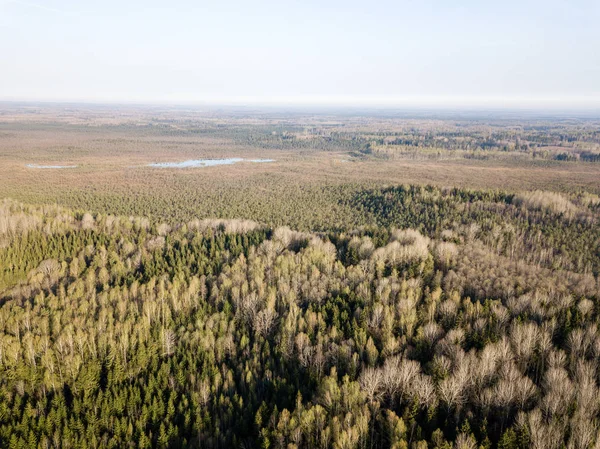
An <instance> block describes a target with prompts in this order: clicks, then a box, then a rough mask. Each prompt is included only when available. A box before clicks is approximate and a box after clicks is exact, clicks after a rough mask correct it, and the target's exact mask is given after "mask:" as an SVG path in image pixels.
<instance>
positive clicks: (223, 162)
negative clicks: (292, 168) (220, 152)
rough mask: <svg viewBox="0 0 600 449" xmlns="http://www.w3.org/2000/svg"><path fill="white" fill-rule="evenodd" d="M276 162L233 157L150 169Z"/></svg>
mask: <svg viewBox="0 0 600 449" xmlns="http://www.w3.org/2000/svg"><path fill="white" fill-rule="evenodd" d="M244 161H246V162H254V163H263V162H275V160H274V159H243V158H241V157H232V158H227V159H189V160H187V161H183V162H155V163H153V164H148V167H158V168H190V167H212V166H215V165H231V164H237V163H238V162H244Z"/></svg>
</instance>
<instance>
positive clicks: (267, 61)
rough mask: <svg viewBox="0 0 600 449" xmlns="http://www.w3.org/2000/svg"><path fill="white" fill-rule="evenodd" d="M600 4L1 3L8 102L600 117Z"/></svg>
mask: <svg viewBox="0 0 600 449" xmlns="http://www.w3.org/2000/svg"><path fill="white" fill-rule="evenodd" d="M599 22H600V4H599V3H598V2H595V1H591V0H580V1H574V2H563V1H557V0H553V1H549V2H543V1H539V0H533V1H531V0H530V1H524V2H518V1H516V0H509V1H507V2H502V3H500V2H493V3H486V4H481V3H480V2H475V1H465V2H461V4H460V5H459V6H457V5H456V4H453V3H451V2H446V1H442V0H430V1H425V2H418V3H417V2H410V1H400V2H392V1H378V2H375V3H372V4H370V5H366V4H364V3H362V2H355V1H350V2H339V1H330V2H326V3H325V4H321V3H318V2H312V1H308V2H303V3H293V4H286V5H282V4H280V3H277V2H271V1H261V2H256V3H253V4H246V3H244V2H241V1H238V0H233V1H228V2H219V4H200V5H199V4H196V3H194V2H188V1H183V0H179V1H174V2H171V3H170V4H169V6H167V5H166V4H165V3H164V2H157V1H149V2H139V1H132V2H128V3H127V4H120V3H119V2H116V1H115V0H108V1H106V2H103V3H101V4H96V3H90V4H83V3H79V2H75V1H73V0H48V1H43V2H42V1H38V2H29V1H21V0H0V51H2V53H3V55H4V57H5V61H6V63H5V64H4V66H3V68H2V71H0V100H18V101H81V102H108V103H114V102H117V103H131V102H136V103H171V104H174V103H177V104H197V103H200V104H208V103H212V104H215V103H220V104H271V105H288V104H299V105H340V106H350V105H352V106H398V107H415V106H416V107H501V108H566V109H577V108H579V109H595V108H600V81H599V80H600V27H598V26H597V23H599Z"/></svg>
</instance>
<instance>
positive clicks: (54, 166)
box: [27, 164, 77, 168]
mask: <svg viewBox="0 0 600 449" xmlns="http://www.w3.org/2000/svg"><path fill="white" fill-rule="evenodd" d="M27 168H77V165H38V164H27Z"/></svg>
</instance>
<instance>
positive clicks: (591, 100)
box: [0, 94, 600, 112]
mask: <svg viewBox="0 0 600 449" xmlns="http://www.w3.org/2000/svg"><path fill="white" fill-rule="evenodd" d="M0 103H52V104H93V105H123V106H135V105H139V106H205V107H206V106H232V107H248V106H250V107H252V106H254V107H257V106H258V107H265V106H268V107H273V106H275V107H319V108H322V107H325V108H336V107H345V108H347V107H351V108H383V109H402V108H409V109H469V108H471V109H488V110H489V109H495V110H539V109H540V108H542V109H552V110H557V109H558V110H568V111H577V110H581V111H586V112H589V111H590V110H599V111H600V94H598V95H596V94H594V95H585V96H583V95H579V96H554V97H533V96H529V97H527V96H500V95H494V96H483V95H482V96H403V97H398V96H390V97H381V96H316V95H304V96H299V95H296V96H283V95H282V96H230V97H226V96H211V95H204V96H201V98H194V99H183V98H181V97H177V98H176V97H173V98H155V99H144V98H126V97H114V96H110V97H108V96H107V97H72V98H68V97H54V98H52V97H46V98H44V97H41V98H33V97H10V96H5V97H0Z"/></svg>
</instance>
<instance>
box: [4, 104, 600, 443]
mask: <svg viewBox="0 0 600 449" xmlns="http://www.w3.org/2000/svg"><path fill="white" fill-rule="evenodd" d="M11 114H12V115H10V119H8V118H6V117H4V118H3V119H0V162H2V163H0V173H2V175H3V180H2V182H1V183H0V184H1V186H0V447H1V448H11V449H12V448H40V449H48V448H122V447H140V448H151V447H158V448H184V447H185V448H187V447H191V448H265V449H267V448H270V449H275V448H281V449H294V448H296V449H300V448H331V449H346V448H347V449H350V448H356V449H384V448H385V449H387V448H390V449H392V448H393V449H402V448H406V449H409V448H410V449H496V448H498V449H526V448H534V449H599V448H600V327H599V326H600V304H599V300H600V278H599V276H600V196H598V194H599V193H600V182H599V181H598V180H599V179H600V177H598V176H597V175H598V174H599V173H600V169H599V168H598V167H599V165H598V164H597V162H598V160H597V159H594V157H588V156H587V155H588V154H592V155H593V154H598V152H599V148H600V142H599V140H600V125H599V124H598V123H597V122H594V121H591V120H583V119H581V120H580V119H577V120H576V119H568V120H567V119H564V120H555V121H550V120H549V119H544V120H541V119H539V120H538V119H536V120H535V121H533V120H532V119H527V120H526V119H522V120H521V121H517V120H516V119H510V120H508V119H502V120H500V119H497V120H496V121H493V122H492V121H490V120H488V119H485V120H482V119H477V120H476V119H469V120H468V121H467V120H463V121H460V120H448V119H444V118H435V119H433V118H427V117H419V118H418V119H410V120H409V119H406V118H398V117H392V118H390V117H387V116H378V115H373V116H370V117H367V118H365V117H364V116H356V117H355V116H343V117H342V116H334V117H332V116H324V115H321V116H310V117H308V116H305V115H299V114H298V115H277V114H274V113H272V114H270V115H269V114H266V113H265V114H262V115H253V114H250V113H244V114H242V113H236V114H234V113H230V114H229V115H227V114H224V113H220V114H215V115H203V116H202V117H201V118H198V116H196V115H194V114H192V112H185V111H177V112H176V113H174V112H172V111H166V112H165V111H162V110H151V111H147V112H145V113H144V114H147V115H141V113H140V112H139V111H137V110H136V111H133V112H131V111H129V110H124V111H122V113H121V114H120V115H118V117H117V115H116V114H114V111H113V112H111V111H110V110H109V111H105V110H103V109H94V110H86V111H78V112H77V114H76V115H75V116H73V115H71V113H70V112H68V111H66V112H65V113H64V114H63V115H60V114H58V115H57V114H56V111H54V110H49V109H48V108H46V109H44V108H40V109H36V110H35V112H34V113H32V112H31V111H30V110H28V111H23V110H20V109H19V110H15V111H12V112H11ZM44 114H46V115H44ZM31 115H34V116H35V117H34V118H33V119H32V118H31ZM123 117H125V118H123ZM75 119H77V120H75ZM86 120H87V121H89V123H83V124H82V123H81V122H86ZM461 120H462V119H461ZM459 122H460V123H459ZM484 122H485V123H484ZM490 123H491V124H490ZM332 128H335V130H332ZM458 128H461V129H462V131H461V132H460V133H459V132H458V131H457V129H458ZM342 129H343V130H344V131H343V132H342V131H341V130H342ZM492 129H493V131H492ZM336 133H337V134H336ZM482 136H483V137H482ZM316 141H320V142H321V144H319V143H316ZM440 142H441V143H440ZM408 147H410V149H409V150H407V148H408ZM23 148H25V149H26V150H25V149H23ZM432 148H436V149H435V150H432ZM544 148H545V149H544ZM384 150H385V151H384ZM432 151H433V152H434V153H435V154H438V156H436V157H430V153H431V152H432ZM396 152H398V154H396ZM409 153H410V154H409ZM444 153H448V154H449V155H450V156H451V157H450V159H451V160H449V159H448V158H446V157H445V156H444ZM471 153H472V154H475V153H476V154H477V155H480V154H484V155H486V154H487V156H486V157H484V158H479V157H477V158H471V157H470V156H469V155H470V154H471ZM517 153H518V154H517ZM542 153H543V154H542ZM563 153H564V154H568V155H569V157H565V158H562V157H559V156H560V155H561V154H563ZM239 155H243V156H244V157H249V158H250V157H269V158H273V159H274V160H275V162H273V163H272V164H253V165H250V164H247V165H244V164H239V165H232V166H220V167H204V168H196V169H184V170H177V169H164V170H163V169H155V170H153V169H151V168H148V167H144V166H142V164H145V163H147V162H152V161H156V160H185V159H189V158H191V157H194V158H197V157H213V158H215V157H232V156H239ZM414 155H417V157H413V156H414ZM442 156H444V157H442ZM467 156H468V157H467ZM341 160H347V161H348V162H344V163H342V162H341ZM59 162H60V163H64V164H69V165H73V166H76V168H73V169H64V170H60V169H48V170H42V169H40V170H37V171H36V170H35V169H31V168H27V167H26V164H30V163H39V164H57V163H59ZM132 167H133V168H132ZM495 183H496V184H495Z"/></svg>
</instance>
